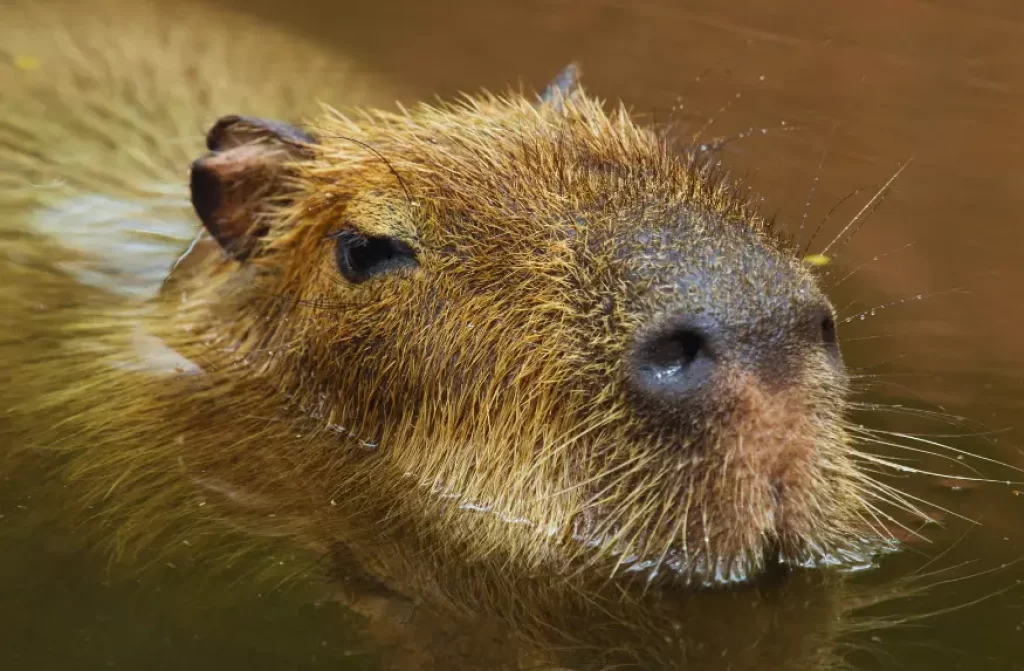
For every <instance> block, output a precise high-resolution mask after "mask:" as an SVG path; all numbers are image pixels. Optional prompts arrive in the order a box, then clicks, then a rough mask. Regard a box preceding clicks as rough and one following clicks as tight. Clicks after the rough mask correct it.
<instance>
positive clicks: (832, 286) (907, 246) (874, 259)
mask: <svg viewBox="0 0 1024 671" xmlns="http://www.w3.org/2000/svg"><path fill="white" fill-rule="evenodd" d="M913 246H914V243H913V242H908V243H907V244H905V245H903V246H902V247H900V248H898V249H894V250H892V251H889V252H885V253H884V254H879V255H878V256H873V257H871V259H870V260H869V261H865V262H864V263H862V264H860V265H859V266H857V267H856V268H854V269H853V270H851V271H850V272H848V273H847V274H846V275H844V276H843V277H842V278H841V279H839V280H837V281H836V282H835V283H833V284H830V285H829V287H828V288H829V289H835V288H836V287H838V286H839V285H840V284H842V283H843V282H845V281H846V280H848V279H850V278H851V277H853V276H854V275H856V274H857V273H858V272H860V271H861V270H862V269H864V268H866V267H867V266H869V265H871V264H872V263H877V262H878V261H881V260H883V259H885V258H888V257H889V256H892V255H894V254H899V253H900V252H903V251H906V250H908V249H910V248H911V247H913ZM830 275H831V271H830V272H828V273H825V277H829V276H830Z"/></svg>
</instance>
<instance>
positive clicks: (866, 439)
mask: <svg viewBox="0 0 1024 671" xmlns="http://www.w3.org/2000/svg"><path fill="white" fill-rule="evenodd" d="M858 435H859V439H860V440H861V441H862V442H865V443H872V444H874V445H884V446H886V447H895V448H897V449H900V450H906V451H908V452H916V453H919V454H927V455H928V456H930V457H935V458H936V459H945V460H946V461H952V462H954V463H957V464H960V465H961V466H963V467H964V468H968V469H970V470H971V471H972V472H973V473H976V474H977V475H981V472H980V471H978V469H976V468H973V467H971V466H970V465H968V464H966V463H964V462H963V461H961V460H959V459H957V458H956V457H953V456H950V455H948V454H939V453H937V452H932V451H930V450H923V449H921V448H919V447H910V446H909V445H903V444H901V443H894V442H892V441H888V440H880V439H878V438H875V437H869V436H868V435H867V434H858ZM943 447H945V446H943ZM952 451H953V452H957V450H952ZM960 452H962V451H960ZM972 456H973V455H972ZM1014 470H1018V471H1019V470H1020V469H1019V468H1018V469H1014Z"/></svg>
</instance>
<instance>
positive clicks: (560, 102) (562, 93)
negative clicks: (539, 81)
mask: <svg viewBox="0 0 1024 671" xmlns="http://www.w3.org/2000/svg"><path fill="white" fill-rule="evenodd" d="M580 90H581V89H580V66H579V65H577V64H576V63H569V64H568V65H566V66H565V67H564V68H562V70H561V72H559V73H558V74H557V75H555V78H554V79H552V80H551V82H550V83H549V84H548V85H547V87H545V88H544V90H543V91H541V94H540V105H552V106H554V107H555V108H556V109H561V108H562V107H563V106H564V105H565V101H567V100H568V99H569V98H571V97H573V96H574V95H576V94H577V93H579V92H580Z"/></svg>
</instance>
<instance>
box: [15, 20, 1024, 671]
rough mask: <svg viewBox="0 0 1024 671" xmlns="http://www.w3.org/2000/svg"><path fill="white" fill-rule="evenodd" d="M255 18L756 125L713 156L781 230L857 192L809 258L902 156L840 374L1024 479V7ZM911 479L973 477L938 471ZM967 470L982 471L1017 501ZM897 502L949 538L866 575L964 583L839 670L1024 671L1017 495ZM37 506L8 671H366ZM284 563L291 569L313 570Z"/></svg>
mask: <svg viewBox="0 0 1024 671" xmlns="http://www.w3.org/2000/svg"><path fill="white" fill-rule="evenodd" d="M245 4H246V6H247V7H249V8H251V9H252V11H256V12H259V13H262V14H264V15H267V16H271V17H274V18H276V19H278V20H281V21H288V22H291V23H294V24H295V25H297V26H299V27H300V28H302V29H303V30H306V31H308V32H309V34H310V36H311V39H323V40H331V41H335V42H338V41H340V42H342V43H343V44H344V45H345V46H346V47H347V48H348V50H349V51H350V52H351V53H352V55H353V56H354V57H356V58H357V59H362V60H364V61H365V62H368V63H370V64H372V65H373V66H374V67H375V68H377V69H378V70H380V71H381V72H382V73H383V74H385V75H388V76H390V77H392V78H393V79H394V80H395V81H396V82H398V83H399V84H400V85H402V86H403V87H404V88H402V90H404V91H407V92H408V101H413V100H415V99H417V98H429V97H433V96H434V95H441V96H447V95H450V94H453V93H455V92H457V91H460V90H475V89H477V88H479V87H487V88H491V89H502V88H504V87H505V86H507V85H508V84H513V85H515V84H517V83H520V82H521V83H523V84H524V85H525V86H528V87H533V88H535V87H539V86H541V85H543V83H544V82H545V79H546V78H547V77H548V76H549V75H551V74H552V73H554V72H555V71H557V70H558V69H559V68H560V67H561V66H562V65H563V64H565V63H566V62H568V61H570V60H577V61H579V62H580V63H581V64H582V65H583V67H584V72H585V75H586V79H585V82H586V84H587V86H588V88H589V89H590V90H591V91H592V92H594V93H596V94H598V95H600V96H601V97H605V98H612V99H614V98H622V99H623V100H624V101H625V102H627V103H628V104H629V105H630V106H631V107H633V108H634V109H635V110H636V111H638V112H641V113H643V114H646V115H648V116H650V117H651V118H652V119H653V120H655V121H658V122H676V123H678V124H679V125H680V127H681V128H682V129H683V130H684V131H687V132H695V131H697V130H699V129H701V128H702V127H703V126H705V125H706V123H707V122H708V120H709V119H710V118H712V117H713V118H714V121H713V123H712V124H711V125H710V127H709V128H708V129H707V131H706V135H709V136H730V135H733V134H737V133H745V132H746V131H747V130H748V129H749V128H754V129H756V131H757V132H755V133H754V134H753V135H752V136H751V137H745V138H743V139H740V140H737V141H736V142H733V143H731V144H729V145H728V146H727V147H726V148H725V150H724V152H723V155H724V159H725V161H726V163H727V164H728V165H730V166H732V167H733V168H735V170H736V171H737V172H740V173H745V174H746V175H747V178H748V180H749V181H750V183H751V184H752V185H753V186H754V187H755V188H756V190H758V191H759V192H761V193H763V194H765V208H766V209H767V210H768V211H769V212H777V213H778V214H779V219H780V221H781V223H782V224H783V225H784V226H785V227H786V228H788V229H790V230H792V231H794V232H795V231H797V230H798V229H799V228H800V227H801V221H802V219H803V218H804V214H805V210H806V212H807V216H806V224H805V226H804V236H805V237H809V232H810V231H811V230H813V229H815V228H816V227H817V226H818V224H819V222H821V220H822V219H823V217H825V215H826V214H827V213H828V211H829V210H830V209H831V208H832V207H833V206H834V205H835V204H836V203H837V202H839V201H840V200H841V199H842V198H843V197H844V196H846V195H848V194H849V193H850V192H852V191H854V190H856V189H860V188H865V189H866V190H865V191H863V192H861V193H859V194H858V195H856V196H854V197H853V198H851V199H850V201H847V203H846V204H845V205H843V206H842V207H840V209H839V210H838V211H837V212H836V214H835V215H833V217H832V218H831V219H830V220H829V221H828V222H827V223H826V224H825V226H824V227H823V229H822V232H821V233H819V234H818V235H817V237H816V239H815V242H814V243H813V245H812V247H811V249H812V250H813V251H817V250H820V249H822V248H824V247H825V246H827V245H828V243H829V241H830V240H832V239H833V237H834V236H835V235H836V234H837V233H838V232H839V231H841V230H842V229H843V227H844V226H845V225H846V223H847V222H849V221H850V219H851V218H852V217H853V216H854V215H855V214H856V213H857V211H858V210H859V209H860V208H861V206H862V205H863V204H864V203H865V202H867V200H868V199H869V198H870V195H871V193H873V190H874V189H876V188H878V187H879V186H881V185H882V184H883V183H884V182H885V181H886V180H887V179H888V178H889V177H890V176H891V175H892V174H893V172H894V170H895V169H896V168H897V167H898V166H899V165H900V164H901V163H903V162H906V161H907V160H908V159H911V158H913V161H912V162H911V163H910V165H909V167H908V168H907V169H906V170H905V171H904V172H903V173H902V174H901V175H900V177H899V178H898V180H897V181H896V182H895V184H894V188H893V189H892V191H891V193H890V194H889V196H888V197H887V199H886V200H885V202H884V204H883V205H882V207H881V208H880V209H878V211H877V212H875V213H874V214H873V215H872V216H871V218H870V219H869V220H868V222H867V223H866V225H864V227H863V228H862V229H860V230H859V231H858V232H857V234H856V235H855V236H854V237H853V239H852V241H851V242H850V243H849V244H848V245H844V244H843V243H840V245H839V246H841V251H840V252H839V254H838V259H837V266H838V267H837V268H835V269H834V270H832V271H831V272H832V273H833V279H834V280H839V279H842V278H845V277H846V275H847V273H849V272H850V271H851V270H854V269H857V268H860V269H859V270H858V271H857V272H856V273H855V274H854V275H852V276H850V277H849V279H842V281H841V282H840V284H839V286H838V287H837V288H836V290H835V297H836V302H837V304H838V305H839V306H844V310H843V314H844V315H845V316H846V317H848V318H849V321H848V323H843V324H842V327H841V328H842V330H841V336H842V338H843V339H844V342H845V343H846V345H845V354H846V357H847V361H848V363H849V365H850V366H851V367H852V368H854V369H857V372H858V373H860V374H863V375H865V376H868V377H865V378H863V382H864V384H865V385H867V384H870V389H869V390H868V396H867V398H869V399H871V400H874V401H879V402H886V403H901V404H904V405H907V406H911V407H914V408H920V409H928V410H934V411H937V412H941V413H944V414H947V415H956V416H962V417H965V418H967V419H968V420H969V421H966V422H960V423H942V422H938V421H923V420H918V419H914V418H912V417H909V416H906V415H901V414H898V413H866V414H865V415H864V420H865V421H866V422H870V423H871V424H872V425H873V426H877V427H881V428H888V429H890V430H894V431H920V432H930V433H938V434H946V435H948V434H957V436H955V437H952V438H947V437H943V438H937V440H942V441H944V442H948V443H950V444H951V445H954V446H955V447H956V448H957V449H962V450H968V451H971V452H975V453H978V454H980V455H984V456H985V457H987V458H990V459H996V460H1001V461H1005V462H1009V463H1010V464H1013V465H1015V466H1017V467H1024V453H1022V451H1021V449H1019V448H1020V446H1022V445H1024V429H1021V428H1018V427H1020V425H1021V423H1022V421H1021V420H1022V418H1024V348H1022V347H1020V346H1019V345H1018V343H1019V342H1020V333H1021V329H1022V328H1024V301H1022V299H1020V298H1019V297H1018V296H1019V293H1018V292H1019V287H1021V286H1024V265H1022V264H1021V261H1022V260H1024V214H1022V213H1024V124H1022V122H1021V119H1022V114H1021V113H1022V110H1024V4H1021V3H1020V2H1018V1H1017V0H988V1H985V2H966V1H961V2H954V1H953V0H933V1H927V0H862V1H861V2H856V3H853V2H844V3H841V2H821V1H820V0H780V1H779V2H775V3H763V2H755V1H754V0H734V1H733V2H730V3H718V2H712V1H711V0H694V1H691V2H685V3H684V2H671V1H670V0H633V1H631V2H625V1H623V0H617V1H616V0H606V1H597V0H577V1H569V0H565V1H557V0H551V1H549V2H537V1H532V2H515V3H498V2H469V1H466V2H454V1H452V0H444V1H441V2H430V3H427V2H415V1H411V0H410V1H404V0H403V1H390V2H389V1H386V0H381V1H380V2H374V3H354V2H353V3H347V2H326V1H324V0H320V1H319V2H317V1H316V0H291V1H290V2H288V3H280V2H271V1H270V0H253V1H250V2H248V3H245ZM723 108H724V109H723ZM761 129H766V130H767V132H766V133H763V134H762V133H761V132H760V130H761ZM826 150H827V157H826V159H825V161H824V165H823V167H822V169H821V170H820V171H819V170H818V166H819V164H821V161H822V156H823V153H824V152H825V151H826ZM816 180H817V181H816ZM815 183H817V188H816V192H815V195H814V199H813V202H812V203H811V205H810V207H809V208H806V207H805V204H806V202H807V199H808V193H809V191H810V189H811V188H812V185H813V184H815ZM907 245H910V246H909V247H907ZM830 251H831V252H835V251H836V247H833V248H832V249H831V250H830ZM875 257H881V258H879V259H878V260H874V258H875ZM861 266H863V267H861ZM917 296H924V297H923V298H921V299H917V298H916V297H917ZM882 306H884V308H883V309H880V310H876V311H874V313H872V310H873V309H874V308H879V307H882ZM865 312H867V314H865V315H864V316H865V318H864V319H861V318H860V315H861V314H862V313H865ZM918 445H919V446H920V447H928V446H927V445H924V444H918ZM902 456H905V457H911V458H913V457H916V456H919V455H914V454H911V453H906V454H904V455H902ZM922 463H927V465H928V467H929V468H941V469H943V470H944V471H945V472H949V473H952V474H959V475H967V476H971V475H976V474H974V473H972V471H970V470H968V469H966V468H964V467H961V466H960V465H958V464H956V463H950V462H948V461H945V462H943V461H935V460H931V461H926V462H922ZM971 463H973V466H974V467H975V468H976V469H978V471H980V473H981V474H982V476H987V477H991V478H996V479H1002V480H1024V473H1016V474H1015V473H1014V472H1013V471H1012V470H1009V469H1006V468H1000V467H998V466H996V465H993V464H990V463H986V462H981V461H976V460H975V461H974V462H971ZM954 485H955V486H954ZM906 487H907V489H908V490H909V491H911V492H912V493H914V494H915V495H918V496H921V497H925V498H927V499H928V500H930V501H932V502H934V503H936V504H937V505H939V506H941V507H943V508H946V509H948V511H950V512H941V511H940V512H937V516H939V517H940V518H942V520H943V522H944V525H943V526H935V527H932V528H930V529H928V530H927V536H928V538H929V539H930V541H931V542H930V543H914V544H912V546H911V549H910V550H908V551H906V552H903V553H901V554H898V555H895V556H892V557H889V558H887V559H886V560H885V561H884V562H883V563H882V567H881V568H880V569H878V570H875V571H870V572H867V573H865V574H863V575H861V576H859V577H858V580H859V581H862V582H863V583H865V584H873V583H879V584H880V583H882V582H884V581H886V580H888V579H891V578H894V577H898V576H902V575H905V574H907V573H908V572H911V571H918V570H927V571H935V570H938V569H948V570H950V573H949V574H948V577H949V578H960V577H964V576H973V577H968V578H966V579H964V580H962V581H961V582H958V583H955V584H952V585H945V586H942V587H937V588H935V589H934V590H932V592H931V593H930V594H928V595H927V596H925V597H924V598H920V599H914V600H910V601H895V602H892V603H887V604H883V605H882V606H880V607H879V608H878V609H876V610H875V611H873V612H872V614H876V615H895V616H900V617H906V616H915V615H917V616H920V615H930V616H931V617H928V618H927V619H924V620H922V621H920V622H914V623H913V624H908V625H904V626H898V627H895V628H892V629H886V630H882V631H875V632H867V633H865V634H863V635H861V636H859V637H858V638H856V640H855V643H856V644H857V645H858V646H860V647H861V648H862V649H861V650H860V651H858V652H855V653H854V654H853V656H852V657H851V660H850V661H851V662H852V663H853V664H854V665H855V667H856V668H858V669H883V668H905V669H1024V586H1022V587H1021V588H1019V589H1014V586H1015V585H1016V584H1017V583H1018V581H1020V580H1022V579H1024V562H1022V563H1021V564H1016V565H1010V566H1003V565H1004V564H1006V563H1008V562H1012V561H1014V560H1017V559H1019V558H1021V557H1024V524H1022V523H1021V522H1022V521H1024V496H1018V493H1019V492H1018V486H1015V485H1004V484H970V483H963V482H959V483H957V482H955V481H951V480H949V479H926V478H915V479H911V480H909V481H908V483H907V485H906ZM1019 489H1020V490H1022V491H1024V485H1021V486H1020V487H1019ZM37 505H42V506H46V505H53V504H52V503H46V502H42V503H41V502H38V501H36V500H33V499H31V498H27V497H26V496H25V495H24V493H14V492H12V491H11V490H10V489H9V488H8V489H7V490H6V492H5V491H4V490H0V530H2V531H3V535H2V536H0V537H2V538H3V539H4V541H5V545H4V550H3V554H2V555H0V668H4V669H19V670H20V669H51V668H52V669H57V668H60V669H93V668H138V669H149V668H160V669H163V668H166V669H181V668H191V669H214V668H216V669H236V668H237V669H256V668H260V669H262V668H267V669H270V668H293V669H307V668H308V669H320V668H342V669H356V668H372V665H373V661H372V656H368V655H367V654H365V653H364V652H363V650H362V648H361V647H360V645H359V644H358V643H357V642H356V641H355V640H354V639H355V637H356V633H354V632H356V631H357V630H358V623H357V621H356V620H355V619H353V617H352V616H350V615H349V614H347V613H345V612H344V611H343V609H342V608H341V607H339V606H336V605H330V604H322V605H318V606H314V605H311V599H310V597H309V594H308V593H307V592H305V591H302V590H301V589H296V590H295V591H288V592H274V591H271V592H267V591H266V590H265V586H254V585H253V584H252V583H251V582H249V581H247V580H246V579H245V578H244V576H242V577H239V579H238V580H234V581H231V582H230V583H227V584H226V583H225V582H224V578H216V579H213V578H203V577H202V576H197V575H195V574H194V573H190V572H186V571H182V570H179V569H178V568H176V567H173V566H169V567H164V569H165V570H160V571H153V572H150V573H151V575H150V576H149V577H147V578H146V579H144V580H141V581H140V580H139V579H136V578H135V577H132V578H131V579H128V578H125V577H123V576H120V575H119V574H118V570H117V569H116V568H114V569H112V570H108V569H107V568H106V567H105V566H104V564H103V563H102V560H101V559H98V558H96V557H93V556H91V555H86V554H83V552H82V551H81V550H79V549H77V548H78V546H77V545H75V544H74V543H72V542H70V541H68V542H64V541H61V540H55V539H62V538H70V537H71V534H70V532H68V531H67V530H59V529H58V530H53V531H52V533H47V534H40V533H38V531H36V532H33V533H29V532H28V531H25V529H27V528H28V527H27V525H24V524H21V523H20V522H21V521H22V520H24V519H25V518H26V517H27V516H29V515H30V514H31V511H32V508H33V507H34V506H37ZM954 513H955V514H954ZM956 515H962V516H964V517H966V518H969V519H970V520H971V521H966V520H962V519H958V518H957V517H956ZM933 558H934V560H935V561H934V563H932V564H930V565H929V564H928V562H929V560H930V559H933ZM289 560H290V561H295V562H297V565H298V566H299V568H301V562H302V561H303V560H301V559H289ZM968 561H971V562H973V564H970V565H966V566H965V565H963V562H968ZM297 570H298V569H297ZM943 575H945V574H943ZM211 581H215V582H213V584H211ZM947 611H948V612H947ZM727 625H728V623H723V626H727ZM346 632H349V633H346Z"/></svg>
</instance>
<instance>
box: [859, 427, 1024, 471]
mask: <svg viewBox="0 0 1024 671" xmlns="http://www.w3.org/2000/svg"><path fill="white" fill-rule="evenodd" d="M859 431H860V432H861V433H863V434H871V433H877V434H883V435H889V436H896V437H897V438H905V439H907V440H912V441H914V442H917V443H924V444H926V445H931V446H933V447H938V448H942V449H944V450H949V451H950V452H953V453H955V454H959V455H962V456H965V457H971V458H973V459H978V460H979V461H987V462H988V463H990V464H995V465H996V466H1003V467H1005V468H1009V469H1010V470H1014V471H1017V472H1018V473H1024V468H1019V467H1017V466H1014V465H1013V464H1008V463H1006V462H1004V461H999V460H998V459H992V458H990V457H983V456H981V455H980V454H975V453H973V452H968V451H967V450H961V449H958V448H955V447H953V446H951V445H946V444H944V443H940V442H938V441H934V440H928V439H927V438H922V437H920V436H917V435H914V434H910V433H900V432H898V431H883V430H881V429H867V428H863V427H862V428H861V429H860V430H859ZM901 447H904V448H906V446H901ZM906 449H910V448H906ZM935 456H940V455H935ZM948 458H950V459H953V457H948ZM960 463H963V462H960ZM972 470H973V469H972Z"/></svg>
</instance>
